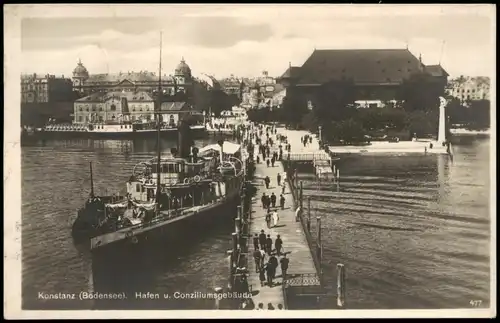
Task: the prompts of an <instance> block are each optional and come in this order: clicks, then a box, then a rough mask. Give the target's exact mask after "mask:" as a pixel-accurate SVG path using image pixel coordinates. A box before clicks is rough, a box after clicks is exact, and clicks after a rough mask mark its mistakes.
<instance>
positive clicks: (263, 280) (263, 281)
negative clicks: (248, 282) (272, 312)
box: [259, 266, 267, 305]
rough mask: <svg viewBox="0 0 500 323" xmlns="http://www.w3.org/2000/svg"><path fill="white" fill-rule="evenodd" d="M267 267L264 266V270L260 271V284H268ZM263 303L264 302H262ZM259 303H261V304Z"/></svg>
mask: <svg viewBox="0 0 500 323" xmlns="http://www.w3.org/2000/svg"><path fill="white" fill-rule="evenodd" d="M266 270H267V269H266V267H265V266H264V268H262V270H261V271H260V273H259V280H260V286H261V287H262V286H264V285H265V284H266ZM260 304H262V303H260ZM260 304H259V305H260Z"/></svg>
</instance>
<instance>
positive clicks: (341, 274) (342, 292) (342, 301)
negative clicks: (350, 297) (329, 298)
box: [337, 264, 345, 307]
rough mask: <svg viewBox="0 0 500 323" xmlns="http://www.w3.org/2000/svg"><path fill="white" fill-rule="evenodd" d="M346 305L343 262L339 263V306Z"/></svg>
mask: <svg viewBox="0 0 500 323" xmlns="http://www.w3.org/2000/svg"><path fill="white" fill-rule="evenodd" d="M344 305H345V267H344V265H343V264H337V306H338V307H344Z"/></svg>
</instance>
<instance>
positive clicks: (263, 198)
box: [260, 193, 267, 209]
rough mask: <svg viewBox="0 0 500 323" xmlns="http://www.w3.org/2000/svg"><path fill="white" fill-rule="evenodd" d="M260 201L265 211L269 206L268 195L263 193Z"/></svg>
mask: <svg viewBox="0 0 500 323" xmlns="http://www.w3.org/2000/svg"><path fill="white" fill-rule="evenodd" d="M260 201H261V202H262V208H263V209H265V208H266V206H267V203H266V202H267V196H266V193H262V197H261V198H260Z"/></svg>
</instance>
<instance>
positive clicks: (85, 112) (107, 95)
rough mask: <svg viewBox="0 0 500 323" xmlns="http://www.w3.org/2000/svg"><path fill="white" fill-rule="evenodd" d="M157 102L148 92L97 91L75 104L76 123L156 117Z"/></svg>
mask: <svg viewBox="0 0 500 323" xmlns="http://www.w3.org/2000/svg"><path fill="white" fill-rule="evenodd" d="M154 108H155V102H154V100H153V98H152V97H151V96H150V94H149V93H147V92H144V91H142V92H125V91H122V92H96V93H92V94H90V95H88V96H85V97H83V98H80V99H78V100H76V101H75V104H74V113H73V115H74V119H73V122H74V123H89V122H92V123H95V122H117V123H120V122H123V121H136V120H152V119H154Z"/></svg>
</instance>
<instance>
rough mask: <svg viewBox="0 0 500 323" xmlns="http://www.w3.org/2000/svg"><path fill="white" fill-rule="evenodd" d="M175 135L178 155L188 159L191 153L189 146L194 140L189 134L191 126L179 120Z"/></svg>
mask: <svg viewBox="0 0 500 323" xmlns="http://www.w3.org/2000/svg"><path fill="white" fill-rule="evenodd" d="M177 135H178V142H177V146H178V153H179V157H180V158H186V159H188V158H189V157H190V155H191V147H192V146H193V144H194V142H193V139H192V136H191V127H190V126H189V124H188V123H187V122H185V121H184V120H182V121H179V126H178V128H177Z"/></svg>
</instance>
